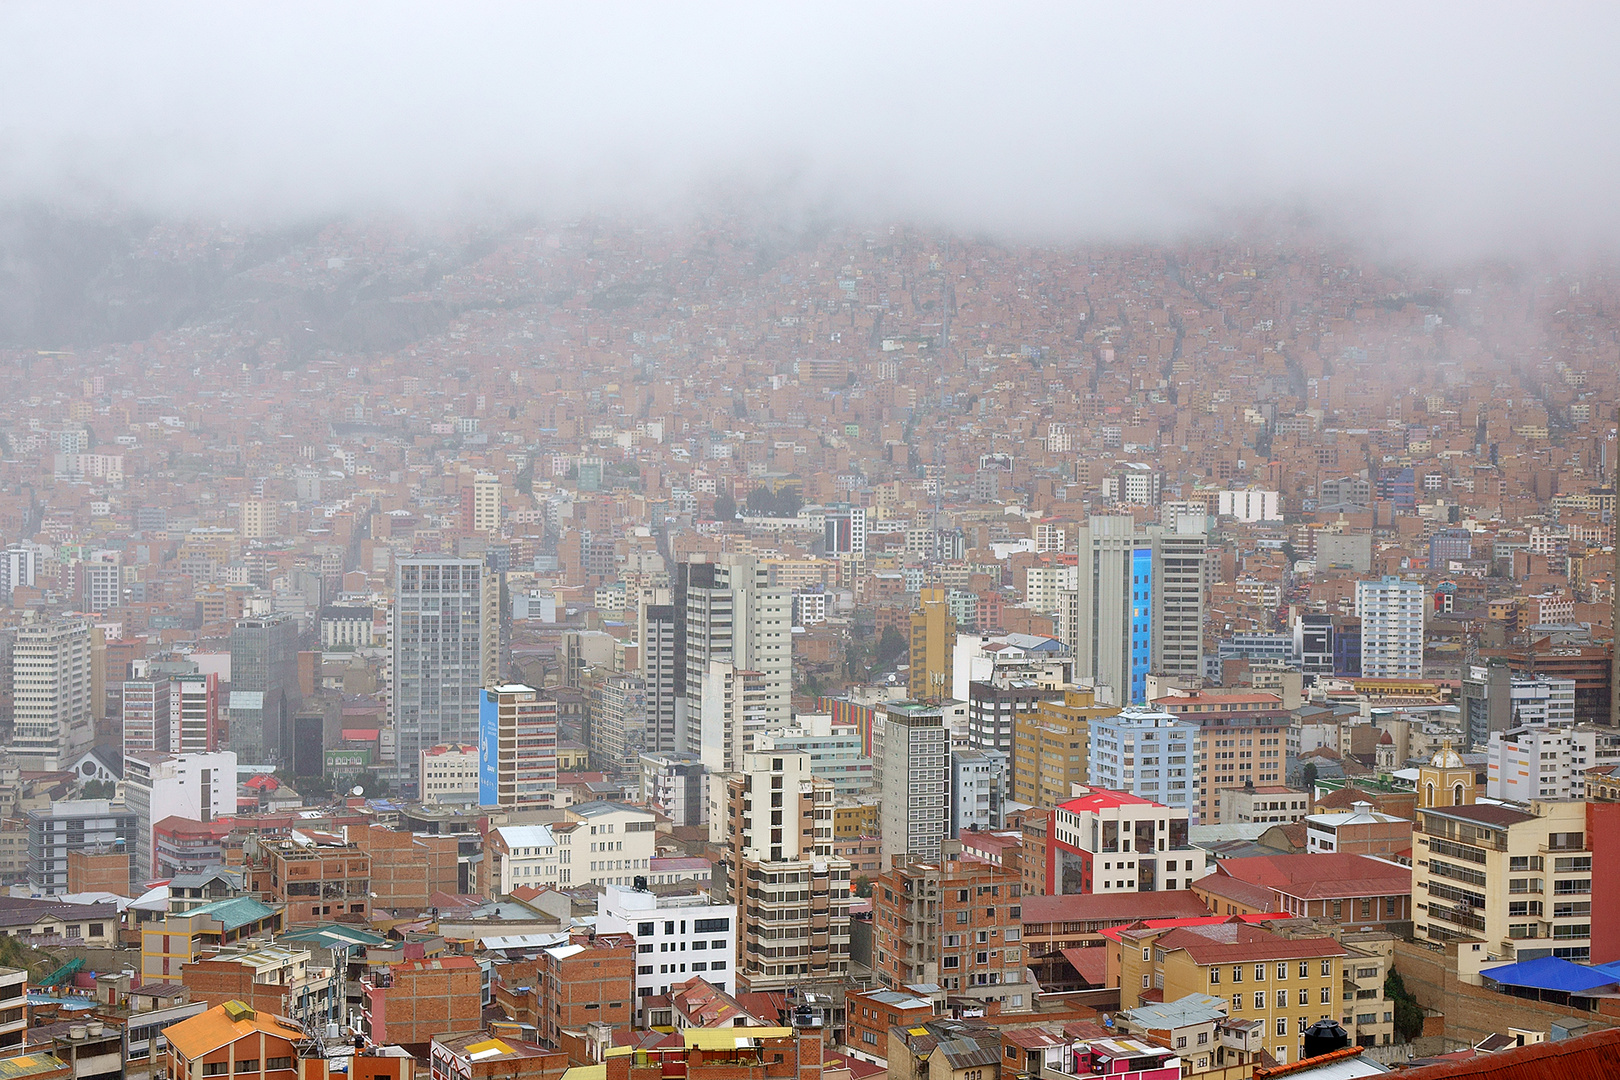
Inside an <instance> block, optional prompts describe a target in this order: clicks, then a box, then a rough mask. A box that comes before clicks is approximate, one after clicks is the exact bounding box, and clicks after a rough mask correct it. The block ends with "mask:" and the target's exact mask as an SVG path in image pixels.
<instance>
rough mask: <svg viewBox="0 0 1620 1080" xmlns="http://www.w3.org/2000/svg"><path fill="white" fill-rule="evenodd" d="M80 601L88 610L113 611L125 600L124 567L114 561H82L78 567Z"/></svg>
mask: <svg viewBox="0 0 1620 1080" xmlns="http://www.w3.org/2000/svg"><path fill="white" fill-rule="evenodd" d="M75 569H76V571H77V577H78V586H79V602H80V603H81V604H83V605H84V608H85V610H86V611H112V610H113V609H115V608H117V607H118V605H119V604H121V603H123V601H124V568H123V567H122V566H120V565H118V564H117V563H112V562H82V563H80V564H79V565H78V566H77V567H76V568H75Z"/></svg>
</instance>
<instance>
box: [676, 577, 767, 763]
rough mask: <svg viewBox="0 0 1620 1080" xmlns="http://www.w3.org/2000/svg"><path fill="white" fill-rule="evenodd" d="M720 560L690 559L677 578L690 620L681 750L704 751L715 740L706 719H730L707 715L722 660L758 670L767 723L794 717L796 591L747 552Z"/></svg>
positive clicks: (739, 667)
mask: <svg viewBox="0 0 1620 1080" xmlns="http://www.w3.org/2000/svg"><path fill="white" fill-rule="evenodd" d="M720 559H721V560H722V561H720V562H713V563H696V562H695V563H685V564H683V565H682V566H681V567H680V568H679V571H680V573H679V576H678V578H677V586H676V588H677V593H679V594H682V595H684V599H685V604H684V611H685V622H686V641H685V653H684V656H685V660H686V688H685V693H686V745H685V746H683V747H680V749H681V750H683V751H685V752H686V753H688V754H699V755H701V754H702V752H703V744H704V741H705V739H707V740H709V741H711V742H713V741H714V740H715V736H714V734H713V732H710V733H709V734H707V735H706V734H705V733H704V730H703V729H704V725H705V724H706V723H708V724H710V725H711V726H712V724H716V723H723V722H724V720H723V718H721V717H718V716H717V717H714V718H712V719H709V718H705V717H704V715H703V687H704V681H705V679H707V678H708V675H709V671H710V668H711V665H712V664H713V663H714V662H716V661H718V662H720V663H724V664H729V665H731V666H732V667H733V668H735V669H736V670H737V671H750V672H757V673H758V675H759V677H760V679H761V680H762V681H763V685H764V692H763V697H762V698H761V699H760V701H759V703H758V704H759V713H758V715H759V716H760V717H761V718H762V719H763V720H765V721H766V722H767V723H768V724H771V725H775V724H785V723H787V721H788V720H790V719H791V718H792V709H791V697H792V691H793V668H792V664H793V637H792V635H793V625H792V624H793V591H792V590H791V589H785V588H778V587H772V586H771V585H770V584H769V577H768V573H767V570H766V568H765V566H764V565H763V564H761V563H759V562H757V561H755V560H754V559H753V558H751V557H749V556H742V555H721V556H720ZM705 764H707V762H705ZM710 767H711V768H712V767H713V766H710Z"/></svg>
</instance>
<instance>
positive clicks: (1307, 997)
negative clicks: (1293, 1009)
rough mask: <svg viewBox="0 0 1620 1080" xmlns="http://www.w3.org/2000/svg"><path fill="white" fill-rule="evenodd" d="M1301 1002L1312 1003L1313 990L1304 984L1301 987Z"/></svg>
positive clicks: (1303, 1003) (1302, 1003)
mask: <svg viewBox="0 0 1620 1080" xmlns="http://www.w3.org/2000/svg"><path fill="white" fill-rule="evenodd" d="M1299 1003H1300V1004H1301V1005H1309V1004H1310V1003H1311V992H1310V991H1309V990H1307V989H1305V988H1304V987H1303V986H1302V987H1300V988H1299Z"/></svg>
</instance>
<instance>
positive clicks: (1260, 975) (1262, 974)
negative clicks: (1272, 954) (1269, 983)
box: [1254, 964, 1266, 982]
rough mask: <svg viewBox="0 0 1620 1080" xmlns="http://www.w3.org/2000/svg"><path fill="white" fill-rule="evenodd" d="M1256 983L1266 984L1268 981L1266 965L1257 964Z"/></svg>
mask: <svg viewBox="0 0 1620 1080" xmlns="http://www.w3.org/2000/svg"><path fill="white" fill-rule="evenodd" d="M1254 981H1255V982H1265V981H1266V965H1264V964H1256V965H1254Z"/></svg>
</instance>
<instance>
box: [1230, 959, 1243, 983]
mask: <svg viewBox="0 0 1620 1080" xmlns="http://www.w3.org/2000/svg"><path fill="white" fill-rule="evenodd" d="M1232 981H1233V982H1235V983H1239V982H1242V981H1243V965H1241V964H1239V965H1237V966H1236V967H1234V968H1233V969H1232Z"/></svg>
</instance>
